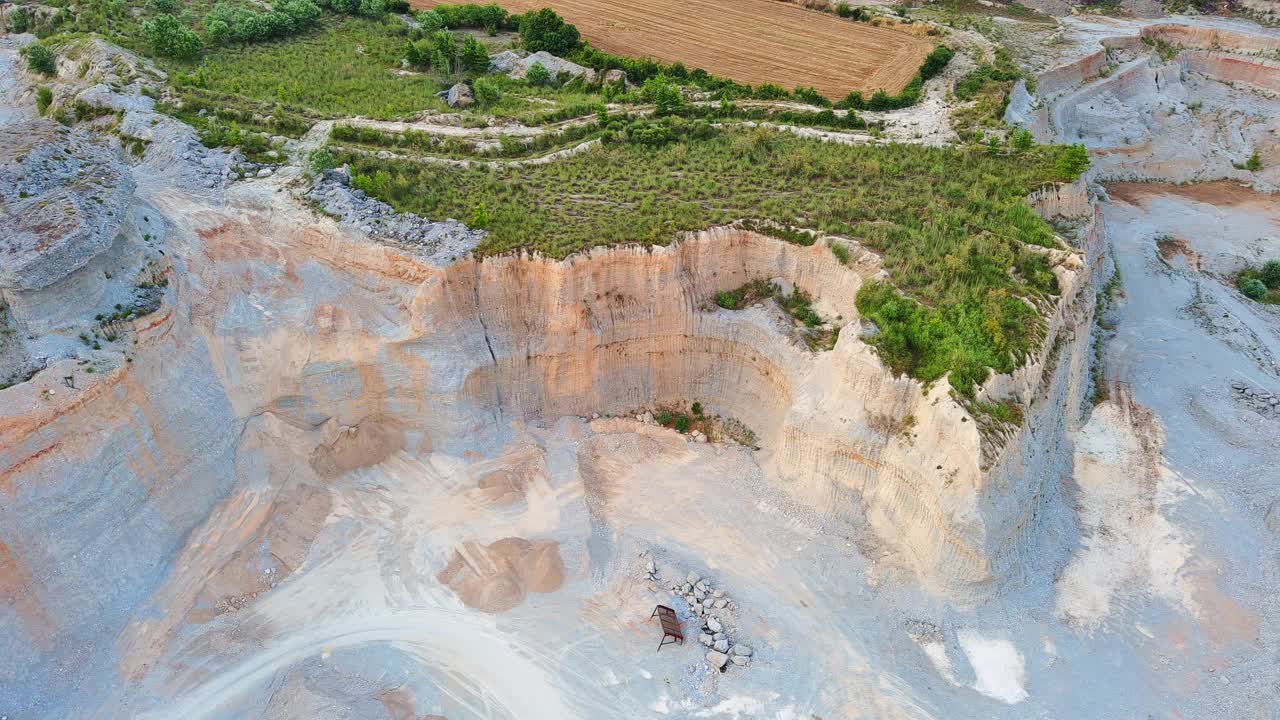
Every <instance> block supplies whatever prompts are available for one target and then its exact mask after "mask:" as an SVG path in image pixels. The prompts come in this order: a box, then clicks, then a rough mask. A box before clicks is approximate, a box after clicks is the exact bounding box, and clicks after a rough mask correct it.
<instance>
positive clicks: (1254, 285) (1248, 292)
mask: <svg viewBox="0 0 1280 720" xmlns="http://www.w3.org/2000/svg"><path fill="white" fill-rule="evenodd" d="M1240 292H1242V293H1244V296H1245V297H1247V298H1249V299H1250V300H1261V299H1263V298H1265V297H1266V296H1267V286H1266V285H1264V284H1263V282H1262V281H1261V280H1259V279H1257V278H1249V279H1248V280H1245V281H1244V282H1242V283H1240Z"/></svg>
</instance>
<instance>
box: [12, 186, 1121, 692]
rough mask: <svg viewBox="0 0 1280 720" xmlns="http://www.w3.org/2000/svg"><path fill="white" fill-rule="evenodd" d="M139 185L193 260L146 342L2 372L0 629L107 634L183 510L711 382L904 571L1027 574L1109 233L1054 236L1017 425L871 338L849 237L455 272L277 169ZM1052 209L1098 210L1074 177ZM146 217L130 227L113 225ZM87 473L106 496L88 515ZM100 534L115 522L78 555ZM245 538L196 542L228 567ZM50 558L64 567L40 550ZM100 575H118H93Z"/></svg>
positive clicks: (791, 479)
mask: <svg viewBox="0 0 1280 720" xmlns="http://www.w3.org/2000/svg"><path fill="white" fill-rule="evenodd" d="M149 202H150V203H151V205H150V206H149V207H153V208H154V211H155V212H157V213H159V214H160V215H162V216H163V217H165V218H167V221H168V225H167V228H168V229H167V233H166V242H167V253H168V258H169V260H170V261H171V262H172V263H173V271H172V272H171V273H169V274H168V277H169V278H170V279H171V282H169V284H168V286H167V289H166V291H165V297H164V304H163V306H162V307H161V309H160V310H158V311H157V312H155V313H153V314H151V315H148V316H147V317H144V318H141V319H137V320H131V321H130V328H129V330H130V332H131V335H130V337H133V338H136V340H137V343H136V344H135V345H133V346H131V347H130V348H129V349H128V351H127V352H124V353H119V354H117V355H110V354H108V355H107V356H106V357H105V358H100V359H97V360H95V361H93V362H92V363H88V364H86V363H78V362H76V361H72V360H66V361H61V362H59V363H58V364H56V365H55V366H54V367H51V368H50V369H48V370H46V371H45V372H42V373H40V374H39V375H37V376H36V377H35V378H34V379H33V380H32V381H30V382H27V383H23V384H21V385H17V386H14V387H12V388H9V389H8V390H4V391H0V392H2V393H3V396H4V400H5V402H4V403H3V407H4V415H3V417H0V427H2V428H3V430H4V432H3V442H0V488H2V489H3V491H4V493H5V494H6V496H7V502H6V503H5V504H4V506H3V513H4V516H5V520H6V526H7V527H10V528H14V529H15V532H13V533H11V534H8V533H7V534H6V536H5V538H4V541H5V542H6V543H7V544H8V550H7V552H8V555H9V556H10V557H12V558H13V560H12V563H13V564H14V566H15V567H16V568H20V569H24V572H23V573H20V574H18V575H17V576H18V577H31V578H32V581H31V587H30V592H29V593H26V594H25V595H26V597H28V598H29V599H30V602H29V603H27V604H26V605H24V606H26V607H29V609H30V612H29V613H27V614H25V615H22V616H19V617H16V618H11V619H9V620H7V621H6V623H7V624H8V626H9V628H10V629H11V630H12V631H13V633H14V634H15V636H17V637H21V638H24V639H25V640H24V642H25V643H29V644H30V647H31V649H33V650H36V649H37V648H38V647H39V646H40V645H41V644H43V643H45V642H47V638H49V637H58V636H59V635H60V634H62V633H71V634H76V635H81V636H85V637H89V636H98V635H99V634H101V635H104V636H110V635H112V634H113V633H114V632H116V631H117V630H118V628H119V627H120V626H121V625H122V623H123V622H124V620H125V618H126V617H127V616H128V615H129V614H130V613H131V612H132V611H133V610H135V609H136V608H137V606H138V604H139V603H140V602H142V600H143V598H146V597H147V596H148V594H149V593H150V591H152V590H153V589H155V588H156V587H158V586H159V584H160V583H161V582H162V580H163V578H164V577H165V575H166V563H167V562H169V560H170V559H171V558H173V557H175V556H176V555H178V554H179V553H180V552H181V551H182V548H183V543H184V538H186V537H187V536H188V533H190V532H192V531H193V530H194V529H195V528H197V527H199V525H200V523H201V520H202V519H203V518H204V517H206V516H207V515H208V514H209V513H210V512H211V510H212V509H213V508H214V507H216V506H219V505H220V504H222V503H226V502H229V501H230V500H228V498H234V497H235V496H236V495H237V494H238V493H241V492H245V491H247V490H246V488H257V490H256V492H265V493H268V494H269V495H270V496H271V497H276V496H279V497H280V498H286V497H291V496H294V495H296V493H298V492H303V493H304V494H310V493H311V492H313V490H307V491H303V490H298V488H313V489H314V488H322V487H323V486H324V484H325V482H326V478H331V477H335V476H338V475H341V474H342V473H344V472H349V471H352V470H354V469H357V468H359V467H363V466H368V465H370V464H373V463H376V462H379V461H381V460H383V459H385V458H386V457H388V456H389V455H390V454H392V453H394V452H396V451H399V450H402V449H409V450H419V451H421V450H431V449H436V450H444V451H448V452H455V453H466V452H469V451H474V450H477V449H482V448H486V447H496V446H499V445H501V443H502V442H504V438H506V437H508V435H509V432H510V424H511V423H512V422H516V421H518V422H532V423H540V422H551V421H554V420H555V419H556V418H558V417H560V416H562V415H582V416H586V415H590V414H592V413H600V414H603V415H611V414H628V413H633V412H635V411H636V410H637V409H639V408H644V407H653V406H655V405H660V404H665V403H689V402H692V401H694V400H697V401H700V402H701V403H702V404H703V405H704V406H706V407H707V408H708V410H710V411H711V412H714V413H717V414H721V415H723V416H726V417H732V418H735V419H737V420H739V421H741V422H743V423H745V424H746V425H747V426H749V427H750V428H752V429H753V430H754V431H755V433H756V435H757V437H758V438H759V445H760V447H761V448H762V450H761V452H760V453H758V457H759V461H760V462H761V463H762V464H763V465H764V466H766V467H767V469H768V471H769V472H770V473H772V474H774V475H775V476H776V478H777V481H778V482H779V483H781V484H782V485H783V486H784V487H785V489H786V490H787V492H788V493H789V494H790V495H791V496H793V497H794V498H795V500H796V501H797V502H799V503H802V504H803V505H804V506H806V507H809V508H811V509H812V510H814V511H815V512H818V513H821V514H824V515H831V516H833V517H836V518H840V519H841V521H843V522H847V523H849V524H850V525H852V526H865V527H867V528H869V529H870V531H871V535H872V536H873V537H874V542H875V543H876V544H878V545H879V546H880V547H882V548H885V549H888V550H889V551H890V553H891V554H892V557H893V562H894V563H895V564H897V565H900V566H901V567H903V568H905V569H907V570H909V571H910V572H911V573H912V574H914V575H915V576H916V577H918V578H919V579H920V581H921V582H922V583H923V584H924V585H925V586H926V587H928V588H930V589H931V590H933V591H935V592H938V593H940V594H943V595H946V596H949V597H951V598H953V599H955V600H956V601H958V602H961V603H972V602H977V601H980V600H982V599H983V598H986V597H989V596H990V595H991V594H992V593H993V592H995V591H997V590H998V589H999V587H1001V585H1002V584H1003V583H1005V582H1006V581H1008V580H1009V579H1010V578H1013V577H1016V576H1017V575H1018V573H1019V567H1020V564H1021V563H1022V561H1023V560H1024V559H1025V558H1026V557H1027V555H1028V554H1029V553H1032V552H1035V551H1036V550H1035V547H1036V544H1037V543H1038V542H1039V539H1040V538H1041V535H1042V533H1043V529H1044V526H1045V521H1044V520H1043V519H1044V518H1046V517H1047V518H1050V520H1049V521H1048V522H1049V523H1050V524H1051V525H1053V524H1055V523H1057V522H1058V521H1060V520H1061V519H1062V516H1061V511H1060V510H1059V509H1057V504H1058V503H1060V498H1059V496H1058V492H1059V487H1060V483H1061V481H1062V478H1063V477H1065V475H1066V474H1067V473H1068V472H1069V469H1070V461H1069V458H1070V450H1069V447H1068V445H1067V444H1066V443H1067V441H1066V438H1065V430H1066V428H1067V427H1068V426H1069V425H1070V421H1071V418H1073V417H1074V416H1075V411H1076V408H1077V407H1078V405H1079V398H1080V393H1081V388H1082V383H1083V378H1084V377H1085V376H1086V375H1087V372H1086V368H1087V363H1088V360H1087V355H1088V353H1087V336H1088V332H1087V328H1088V326H1089V320H1090V312H1091V305H1090V303H1091V299H1092V294H1091V293H1090V292H1087V289H1088V285H1089V282H1090V280H1089V278H1090V275H1091V270H1092V265H1091V263H1092V262H1093V259H1091V257H1092V254H1093V253H1095V252H1096V251H1097V248H1096V246H1095V245H1092V244H1091V245H1088V246H1084V247H1082V248H1081V249H1080V250H1074V251H1071V252H1061V253H1060V257H1058V258H1057V268H1056V270H1055V272H1057V273H1058V275H1059V280H1060V284H1061V285H1062V287H1063V290H1064V292H1063V296H1062V302H1061V304H1060V305H1059V307H1058V308H1057V309H1056V310H1054V311H1053V312H1052V314H1051V318H1050V322H1049V326H1050V332H1049V335H1048V338H1047V340H1046V343H1045V348H1044V350H1043V351H1042V353H1041V354H1040V356H1039V357H1037V358H1035V359H1034V360H1033V362H1032V363H1031V364H1030V365H1028V366H1027V367H1026V368H1024V369H1022V370H1019V371H1018V372H1017V373H1015V374H1014V375H1012V376H1009V377H1005V378H993V379H992V380H991V381H990V382H989V383H988V384H987V385H988V387H987V389H985V390H984V391H983V393H984V395H983V397H991V398H993V399H995V398H1001V399H1002V398H1007V397H1013V398H1016V399H1017V401H1018V402H1019V403H1020V404H1022V405H1023V406H1024V407H1026V408H1027V411H1026V413H1025V415H1026V419H1025V420H1024V421H1023V423H1022V425H1021V426H1019V427H1013V426H1002V427H991V428H980V427H979V424H978V423H977V422H975V421H974V418H973V417H972V416H971V415H970V414H969V412H968V411H967V410H966V409H965V408H964V407H962V406H961V404H959V403H958V402H956V401H955V400H954V399H953V398H952V397H951V396H950V395H949V392H948V386H947V385H946V383H945V382H939V383H935V384H934V385H933V386H932V387H929V388H925V387H923V386H921V384H920V383H918V382H916V381H913V380H910V379H908V378H904V377H895V376H894V375H893V374H892V373H891V372H889V371H888V370H886V369H885V368H884V367H883V365H882V364H881V363H880V361H879V359H878V357H877V356H876V355H875V353H874V352H873V351H872V350H871V348H870V347H869V346H867V345H866V344H865V343H864V342H862V340H861V339H860V337H859V324H858V320H857V317H856V316H857V313H856V310H855V309H854V299H855V296H856V293H857V290H858V288H859V287H860V286H861V284H862V283H863V282H864V281H866V280H867V279H869V278H873V277H876V276H877V275H878V274H879V272H880V270H879V267H878V262H877V258H876V257H875V256H874V255H873V254H872V253H869V252H865V251H861V250H860V249H858V248H857V246H856V244H855V245H854V246H853V250H854V252H853V257H854V259H853V262H851V267H846V266H844V265H842V264H840V262H839V261H837V259H836V257H835V256H834V255H833V254H832V252H831V251H830V249H829V248H828V247H827V242H828V241H827V240H825V239H822V240H819V241H818V243H816V244H815V245H813V246H811V247H801V246H797V245H792V244H788V243H785V242H783V241H780V240H777V239H774V238H771V237H766V236H763V235H760V234H757V233H753V232H749V231H745V230H742V229H738V228H715V229H712V230H708V231H706V232H702V233H697V234H695V235H693V236H690V237H688V238H686V239H684V240H682V241H680V242H678V243H675V244H673V245H672V246H670V247H666V248H638V247H626V248H616V249H611V250H596V251H593V252H591V253H589V254H585V255H580V256H574V257H571V258H569V259H567V260H562V261H555V260H549V259H545V258H540V257H529V256H508V257H498V258H488V259H485V260H483V261H480V260H470V259H468V260H462V261H459V262H457V263H454V264H451V265H448V266H446V267H437V266H434V265H431V264H429V263H426V262H423V261H419V260H416V259H415V258H413V257H411V256H408V255H406V254H404V253H402V252H400V251H398V250H394V249H391V248H388V247H385V246H379V245H376V244H372V243H368V242H366V241H361V240H358V239H355V238H352V237H349V236H347V235H346V234H344V233H343V232H341V231H340V230H338V228H337V227H336V226H334V225H333V224H332V223H329V222H327V221H317V220H314V219H303V215H302V214H301V213H302V212H303V211H295V212H291V213H279V212H275V213H273V212H271V211H269V210H268V209H267V207H265V206H264V205H263V204H262V203H263V197H262V195H261V191H260V190H258V189H252V188H251V189H249V190H246V191H244V192H243V193H241V196H240V197H239V198H238V199H236V200H233V202H231V203H230V204H229V205H228V206H227V207H225V208H214V207H209V206H206V205H203V204H201V203H199V202H193V201H192V200H191V199H190V198H189V197H184V196H182V195H180V194H178V193H171V192H159V193H156V194H154V195H150V196H149ZM1035 204H1036V205H1037V207H1039V208H1040V209H1041V210H1042V211H1043V212H1045V213H1046V214H1071V215H1077V216H1078V215H1081V214H1082V213H1090V212H1091V205H1090V204H1089V202H1088V198H1087V196H1086V195H1084V194H1083V190H1082V189H1081V188H1079V187H1066V188H1060V189H1058V190H1056V191H1053V192H1050V193H1046V194H1044V195H1042V196H1040V197H1038V198H1037V199H1035ZM1084 217H1085V218H1086V219H1087V220H1088V222H1089V223H1090V228H1091V227H1092V225H1091V223H1092V219H1091V218H1092V216H1091V215H1088V214H1085V215H1084ZM140 232H141V231H140V229H139V228H137V227H134V226H133V225H126V226H124V230H123V231H122V235H123V236H125V237H124V238H123V239H124V240H130V239H133V240H136V239H137V238H131V237H130V236H129V235H130V233H133V234H139V233H140ZM1091 232H1092V230H1090V231H1089V232H1087V233H1086V235H1087V236H1088V237H1091V238H1092V237H1093V235H1091V234H1090V233H1091ZM1091 242H1092V241H1091ZM769 278H782V279H784V280H785V281H786V282H787V283H790V284H793V285H794V286H795V287H797V288H800V289H803V290H805V291H806V292H808V293H810V294H811V295H813V296H814V297H815V298H816V299H817V307H818V308H819V310H820V311H822V312H823V314H824V316H826V317H832V318H835V317H837V316H838V317H839V318H840V319H839V320H837V321H836V324H838V325H844V326H845V332H843V333H842V334H841V336H840V338H839V341H838V342H837V344H836V346H835V348H834V350H832V351H830V352H817V353H815V352H813V351H810V350H809V349H807V348H806V347H805V346H804V345H803V344H802V343H800V342H798V341H796V340H794V339H792V337H791V336H790V319H789V318H787V317H786V316H785V315H783V314H782V313H780V312H779V311H777V310H776V308H773V307H772V304H771V303H770V304H769V305H767V306H761V307H750V308H746V309H742V310H737V311H729V310H724V309H721V308H718V307H716V306H715V305H714V303H713V298H714V295H715V293H717V292H719V291H722V290H729V289H733V288H736V287H739V286H741V285H743V284H744V283H746V282H748V281H750V280H753V279H769ZM113 358H114V359H113ZM90 368H95V369H93V370H91V369H90ZM67 378H70V380H67ZM90 489H92V492H93V493H94V494H96V495H97V494H100V495H101V496H102V498H103V499H101V500H98V501H96V502H95V503H93V506H92V508H91V509H89V510H88V511H85V510H84V509H83V508H82V505H83V502H81V501H78V500H77V498H84V497H86V496H85V493H88V492H90ZM280 501H281V502H283V501H284V500H280ZM1054 527H1055V528H1056V525H1055V526H1054ZM240 532H243V533H244V534H245V536H246V537H254V536H255V534H260V533H263V532H268V530H267V529H265V528H263V527H258V526H255V525H253V524H252V523H249V525H247V526H246V527H244V528H241V530H240ZM312 532H314V529H313V530H312ZM302 535H303V536H304V537H305V536H306V532H303V533H302ZM88 538H110V539H111V541H110V542H95V543H92V549H91V550H90V551H89V552H86V553H84V554H82V555H80V556H78V558H77V559H76V560H74V561H67V560H66V559H65V558H66V557H68V556H69V555H70V553H69V552H68V548H69V547H71V546H75V545H77V544H81V543H84V542H85V541H86V540H87V539H88ZM302 544H303V546H304V547H305V542H303V543H302ZM232 552H233V551H232V550H223V551H221V554H220V555H218V557H206V558H204V559H203V561H204V562H207V563H209V566H210V570H209V572H211V573H215V572H216V569H217V567H219V564H220V563H222V562H226V561H227V558H228V557H230V554H231V553H232ZM1049 554H1050V555H1052V554H1053V551H1052V550H1050V551H1049ZM219 557H220V558H221V559H218V558H219ZM55 561H56V564H57V566H58V567H59V568H60V569H59V571H58V572H57V573H54V574H48V573H41V572H40V571H39V570H38V568H42V567H49V566H50V564H53V563H55ZM122 578H123V579H124V580H122ZM87 586H94V587H103V588H107V589H106V590H104V591H101V592H97V593H93V594H91V595H87V594H85V593H83V592H79V591H77V590H76V588H80V587H87ZM10 592H11V594H12V590H11V591H10ZM196 593H197V589H195V588H191V589H190V593H189V594H190V596H189V597H186V598H185V599H184V600H183V601H182V602H180V603H179V605H182V604H184V603H185V604H190V603H194V602H195V599H194V598H195V597H196V596H197V594H196ZM175 602H178V601H176V600H175ZM9 673H10V677H13V673H18V674H21V671H19V670H18V669H16V668H10V669H9Z"/></svg>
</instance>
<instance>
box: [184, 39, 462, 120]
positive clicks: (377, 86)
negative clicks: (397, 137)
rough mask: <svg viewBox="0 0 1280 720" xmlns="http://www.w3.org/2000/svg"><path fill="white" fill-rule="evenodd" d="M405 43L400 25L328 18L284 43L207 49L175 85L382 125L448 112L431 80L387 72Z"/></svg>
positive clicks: (395, 61)
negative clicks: (356, 117) (425, 112)
mask: <svg viewBox="0 0 1280 720" xmlns="http://www.w3.org/2000/svg"><path fill="white" fill-rule="evenodd" d="M407 38H408V34H407V30H406V29H405V28H404V26H403V25H402V24H401V23H400V21H399V20H395V19H389V20H368V19H361V18H340V19H332V20H329V21H328V22H327V23H326V24H325V26H324V27H323V28H321V29H320V30H318V31H316V32H314V33H309V34H307V35H303V36H299V37H294V38H290V39H288V40H278V41H274V42H265V43H258V44H253V45H231V46H225V47H218V48H212V49H210V50H208V51H206V53H205V56H204V63H203V64H202V65H200V66H199V67H198V68H196V69H195V70H194V71H192V72H188V73H181V74H179V75H178V76H177V77H176V78H175V83H174V84H175V85H177V86H179V87H183V86H190V87H195V88H201V89H207V90H213V91H217V92H221V93H232V94H236V95H243V96H245V97H247V98H250V99H253V100H258V101H265V102H280V103H285V104H288V105H297V106H302V107H306V108H310V109H312V110H314V111H317V112H320V113H327V114H334V115H364V116H366V117H373V118H377V119H381V120H389V119H394V118H397V117H401V116H405V115H412V114H415V113H418V112H421V111H423V110H428V109H431V110H443V109H446V106H445V104H444V102H443V101H442V100H440V99H439V98H437V97H436V96H435V93H436V91H437V90H439V89H440V83H439V82H438V81H437V80H436V79H434V78H432V77H429V76H426V75H415V74H410V75H397V74H396V73H395V72H394V71H393V70H392V69H391V68H393V67H395V66H397V65H398V64H399V62H400V59H401V58H402V57H404V46H405V42H406V40H407ZM179 69H180V68H179Z"/></svg>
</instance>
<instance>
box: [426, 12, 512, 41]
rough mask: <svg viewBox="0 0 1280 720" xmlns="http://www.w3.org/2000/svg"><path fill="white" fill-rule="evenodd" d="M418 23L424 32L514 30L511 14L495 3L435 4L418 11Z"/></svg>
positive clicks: (494, 31) (493, 32)
mask: <svg viewBox="0 0 1280 720" xmlns="http://www.w3.org/2000/svg"><path fill="white" fill-rule="evenodd" d="M418 23H419V24H421V25H422V29H423V30H424V31H425V32H428V33H433V32H436V31H437V30H456V29H458V28H476V29H480V30H486V31H488V32H489V34H491V35H492V34H495V33H497V32H498V31H499V30H514V29H515V27H516V25H515V22H514V21H513V19H512V16H511V15H508V14H507V11H506V10H503V9H502V8H501V7H499V6H497V5H437V6H435V7H434V8H431V9H430V10H426V11H423V12H420V13H418Z"/></svg>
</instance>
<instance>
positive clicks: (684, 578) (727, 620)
mask: <svg viewBox="0 0 1280 720" xmlns="http://www.w3.org/2000/svg"><path fill="white" fill-rule="evenodd" d="M640 576H641V578H642V579H643V580H645V581H646V587H648V589H649V590H650V591H651V592H658V588H659V586H663V587H665V588H666V589H667V591H668V592H669V594H670V595H671V597H672V598H673V599H677V598H678V599H680V600H683V601H684V602H685V604H686V605H688V606H689V611H690V613H691V614H692V615H693V616H694V617H695V618H698V619H700V620H701V621H702V627H701V629H700V630H699V631H698V642H699V643H700V644H701V645H703V646H704V647H706V648H707V654H706V661H707V665H708V666H709V667H711V668H712V669H713V670H717V671H720V672H724V671H725V670H726V669H727V668H728V666H729V665H730V664H732V665H735V666H737V667H746V666H747V665H749V664H750V663H751V659H752V657H753V656H754V655H755V650H754V649H753V648H752V647H751V645H748V644H746V643H743V642H739V641H738V640H737V639H736V638H735V637H734V636H735V635H736V633H737V629H736V623H737V620H736V613H737V609H738V606H737V603H735V602H734V601H733V600H731V599H729V597H728V596H727V595H726V594H725V592H724V590H722V589H720V588H717V587H715V586H714V585H713V583H712V581H711V579H710V578H704V577H702V576H701V575H700V574H698V573H697V572H695V571H689V572H687V573H685V574H683V575H681V574H680V572H679V571H678V570H676V569H674V568H671V569H669V570H668V571H667V572H663V569H661V568H659V567H658V564H657V563H656V562H654V561H653V560H652V559H650V560H648V561H646V562H644V563H643V566H642V567H641V569H640Z"/></svg>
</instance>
